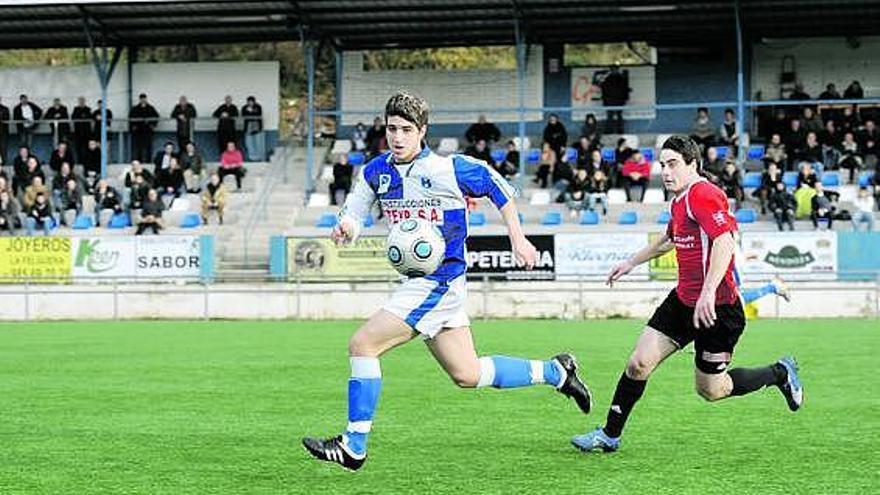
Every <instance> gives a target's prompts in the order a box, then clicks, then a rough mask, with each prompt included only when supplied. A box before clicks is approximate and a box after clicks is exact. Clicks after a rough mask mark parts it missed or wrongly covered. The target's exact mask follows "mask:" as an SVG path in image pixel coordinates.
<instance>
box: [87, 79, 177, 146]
mask: <svg viewBox="0 0 880 495" xmlns="http://www.w3.org/2000/svg"><path fill="white" fill-rule="evenodd" d="M87 108H88V107H87ZM128 118H129V121H130V122H129V124H128V129H129V132H131V146H132V157H133V159H134V160H137V161H140V162H147V161H150V158H152V157H153V131H154V130H155V129H156V125H157V124H158V123H159V112H157V111H156V109H155V108H154V107H153V105H150V103H149V102H148V101H147V94H146V93H141V94H140V95H138V102H137V105H135V106H133V107H131V110H130V111H129V112H128Z"/></svg>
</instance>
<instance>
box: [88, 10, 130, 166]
mask: <svg viewBox="0 0 880 495" xmlns="http://www.w3.org/2000/svg"><path fill="white" fill-rule="evenodd" d="M83 29H84V30H85V33H86V39H88V41H89V51H90V53H91V54H92V64H94V66H95V72H97V74H98V83H99V84H100V85H101V177H102V178H104V177H107V156H108V153H109V150H108V149H107V86H109V85H110V79H111V78H112V77H113V71H114V70H116V64H117V63H118V62H119V58H120V56H121V55H122V49H121V48H116V50H115V51H114V52H113V58H112V59H108V57H107V46H106V45H104V46H101V53H100V55H99V54H98V50H97V48H96V47H95V39H94V37H93V36H92V31H91V29H90V28H89V20H88V19H85V18H84V19H83Z"/></svg>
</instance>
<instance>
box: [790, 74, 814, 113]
mask: <svg viewBox="0 0 880 495" xmlns="http://www.w3.org/2000/svg"><path fill="white" fill-rule="evenodd" d="M788 99H789V100H795V101H803V100H809V99H810V95H808V94H807V92H806V91H804V83H802V82H800V81H798V82H796V83H795V84H794V91H792V92H791V96H789V97H788ZM789 108H790V109H791V113H792V115H793V116H800V115H801V114H802V113H803V111H804V108H805V107H804V106H803V105H794V106H791V107H789Z"/></svg>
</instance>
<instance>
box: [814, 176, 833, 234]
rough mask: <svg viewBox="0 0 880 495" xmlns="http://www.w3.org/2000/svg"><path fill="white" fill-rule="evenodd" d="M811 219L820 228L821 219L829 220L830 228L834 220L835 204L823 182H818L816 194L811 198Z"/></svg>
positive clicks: (816, 227)
mask: <svg viewBox="0 0 880 495" xmlns="http://www.w3.org/2000/svg"><path fill="white" fill-rule="evenodd" d="M810 203H811V205H810V206H811V208H810V220H812V221H813V228H814V229H818V228H819V220H825V221H827V222H828V230H831V223H832V222H833V221H834V205H832V204H831V198H829V197H828V195H827V194H825V188H824V187H822V183H821V182H817V183H816V195H815V196H813V199H811V200H810Z"/></svg>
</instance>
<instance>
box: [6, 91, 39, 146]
mask: <svg viewBox="0 0 880 495" xmlns="http://www.w3.org/2000/svg"><path fill="white" fill-rule="evenodd" d="M42 117H43V109H42V108H40V107H38V106H37V105H35V104H33V103H31V102H30V101H28V97H27V95H21V96H19V97H18V105H16V106H15V108H14V109H13V110H12V119H13V120H15V121H16V123H15V126H16V129H17V130H18V140H19V143H20V144H21V145H23V146H27V147H28V148H33V145H34V131H35V130H36V129H37V126H38V125H39V124H40V119H41V118H42Z"/></svg>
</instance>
